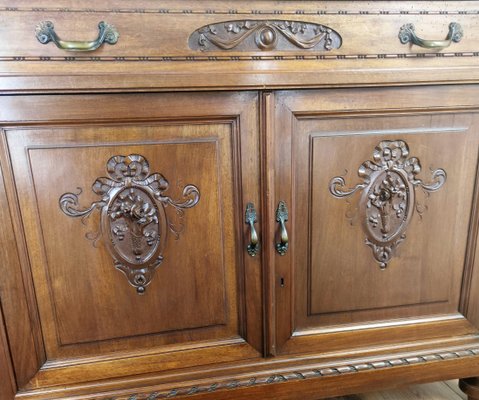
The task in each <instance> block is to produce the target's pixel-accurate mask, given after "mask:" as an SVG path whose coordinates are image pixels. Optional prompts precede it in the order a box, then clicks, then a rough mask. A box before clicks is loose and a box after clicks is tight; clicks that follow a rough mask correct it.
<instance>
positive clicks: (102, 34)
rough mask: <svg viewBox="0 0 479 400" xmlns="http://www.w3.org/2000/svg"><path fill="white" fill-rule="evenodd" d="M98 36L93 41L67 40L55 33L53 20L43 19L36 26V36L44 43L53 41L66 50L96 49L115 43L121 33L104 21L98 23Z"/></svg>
mask: <svg viewBox="0 0 479 400" xmlns="http://www.w3.org/2000/svg"><path fill="white" fill-rule="evenodd" d="M98 29H99V32H98V37H97V38H96V39H95V40H93V41H85V42H82V41H66V40H62V39H60V38H59V37H58V35H57V34H56V33H55V27H54V26H53V23H52V22H51V21H43V22H41V23H40V24H38V25H37V27H36V30H35V32H36V37H37V39H38V41H39V42H40V43H42V44H47V43H50V42H53V43H55V44H56V46H57V47H58V48H59V49H62V50H66V51H94V50H96V49H98V48H99V47H100V46H101V45H102V44H103V43H108V44H112V45H113V44H115V43H116V42H118V38H119V37H120V34H119V33H118V31H117V30H116V28H115V27H114V26H113V25H110V24H108V23H106V22H104V21H101V22H100V23H99V24H98Z"/></svg>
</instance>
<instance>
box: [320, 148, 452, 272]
mask: <svg viewBox="0 0 479 400" xmlns="http://www.w3.org/2000/svg"><path fill="white" fill-rule="evenodd" d="M420 172H421V164H420V162H419V159H418V158H416V157H409V147H408V145H407V143H406V142H404V141H402V140H394V141H389V140H385V141H382V142H380V143H379V144H378V146H376V148H375V149H374V153H373V159H372V160H368V161H365V162H364V163H363V164H362V165H361V166H360V167H359V169H358V175H359V177H360V178H362V179H363V182H361V183H358V184H357V185H356V186H354V187H353V188H346V182H345V180H344V178H343V177H342V176H336V177H334V178H332V179H331V181H330V183H329V191H330V193H331V194H332V195H333V196H334V197H336V198H344V197H348V196H352V195H353V194H354V193H356V192H362V195H361V199H360V201H359V208H358V212H359V214H360V218H361V219H362V227H363V230H364V232H365V234H366V239H365V243H366V245H368V246H369V247H371V249H372V251H373V256H374V259H375V260H376V261H377V262H378V263H379V265H380V267H381V268H382V269H384V268H386V267H387V265H388V262H389V261H390V260H391V258H392V257H393V256H394V253H395V250H396V248H397V246H398V245H399V244H400V243H401V242H403V241H404V240H405V239H406V233H405V231H406V229H407V227H408V225H409V222H410V220H411V218H412V216H413V213H414V210H416V211H417V212H418V214H422V212H424V211H425V210H426V208H425V207H424V206H421V205H420V204H419V203H417V202H416V200H415V196H416V188H421V189H422V190H423V191H425V192H426V193H430V192H434V191H436V190H439V189H440V188H441V187H442V186H443V185H444V183H445V182H446V177H447V175H446V171H444V170H443V169H441V168H439V169H436V170H434V171H432V181H431V183H424V182H423V181H422V180H421V179H419V178H418V177H417V175H418V174H419V173H420Z"/></svg>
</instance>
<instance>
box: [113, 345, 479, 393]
mask: <svg viewBox="0 0 479 400" xmlns="http://www.w3.org/2000/svg"><path fill="white" fill-rule="evenodd" d="M478 355H479V348H472V349H464V350H458V351H447V352H441V353H433V354H426V355H413V356H410V357H404V358H402V357H399V358H392V359H387V360H379V361H371V362H365V363H357V364H349V365H341V366H335V367H329V368H322V369H315V368H310V369H303V370H300V371H294V372H289V373H284V374H274V375H262V376H254V377H245V378H242V379H235V380H227V381H224V382H214V383H210V384H208V383H207V384H202V385H197V386H187V387H183V388H173V389H170V390H165V391H161V392H153V393H138V394H133V395H129V396H128V395H126V396H120V397H109V400H125V399H128V400H159V399H170V398H173V397H177V396H189V395H193V394H198V393H209V392H216V391H218V390H224V389H235V388H240V387H252V386H258V385H268V384H273V383H281V382H292V381H299V380H306V379H314V378H322V377H328V376H338V375H346V374H354V373H357V372H363V371H370V370H380V369H388V368H395V367H402V366H406V365H414V364H423V363H429V362H435V361H445V360H452V359H458V358H467V357H474V356H478Z"/></svg>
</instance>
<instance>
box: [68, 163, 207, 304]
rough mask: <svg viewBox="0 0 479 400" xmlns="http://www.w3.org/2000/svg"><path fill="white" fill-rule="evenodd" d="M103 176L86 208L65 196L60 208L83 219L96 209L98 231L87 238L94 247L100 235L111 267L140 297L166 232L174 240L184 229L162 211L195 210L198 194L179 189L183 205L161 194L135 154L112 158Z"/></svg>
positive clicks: (163, 187)
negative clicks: (192, 208)
mask: <svg viewBox="0 0 479 400" xmlns="http://www.w3.org/2000/svg"><path fill="white" fill-rule="evenodd" d="M106 170H107V172H108V175H109V176H108V177H101V178H98V179H97V180H96V181H95V182H94V183H93V186H92V190H93V192H94V193H95V194H97V195H99V196H101V200H99V201H96V202H93V203H91V205H90V206H89V207H88V208H80V207H79V195H80V194H81V192H82V190H81V189H80V188H79V189H78V190H79V193H65V194H63V195H62V196H61V197H60V200H59V204H60V209H61V210H62V211H63V212H64V213H65V214H66V215H68V216H69V217H81V218H82V219H83V220H84V219H85V218H88V217H89V216H90V215H91V214H92V213H93V212H94V211H95V210H99V211H100V213H101V222H100V227H99V230H98V231H97V232H90V233H87V235H86V237H87V238H88V239H90V240H92V241H93V243H94V245H95V244H96V242H97V241H98V240H99V239H100V238H101V237H102V236H103V237H104V243H105V245H106V247H107V248H108V250H109V252H110V254H111V256H112V257H113V260H114V264H115V267H116V268H117V269H118V270H120V271H121V272H123V273H124V274H125V276H126V277H127V279H128V281H129V283H130V284H131V285H132V286H134V287H135V288H136V291H137V293H138V294H143V293H144V292H145V290H146V286H148V285H149V284H150V282H151V279H152V278H153V274H154V272H155V270H156V269H157V268H158V267H159V266H160V264H161V263H162V262H163V254H162V251H163V247H164V244H165V241H166V236H167V233H168V230H170V231H171V232H172V233H173V234H174V235H175V236H176V237H177V238H178V237H179V234H180V232H181V230H182V228H183V225H182V224H181V223H180V224H179V225H175V224H173V223H171V222H170V221H169V219H168V215H167V207H168V206H170V208H173V209H174V210H175V211H176V214H177V216H178V217H179V218H180V219H181V218H182V217H183V213H184V209H186V208H191V207H194V206H195V205H196V204H197V203H198V201H199V199H200V192H199V190H198V188H197V187H196V186H194V185H186V186H185V187H184V188H183V197H184V199H183V201H182V202H180V201H175V200H172V199H171V198H170V197H168V196H166V195H165V192H166V191H167V189H168V187H169V183H168V181H167V180H166V179H165V177H164V176H163V175H161V174H159V173H154V174H151V175H150V166H149V163H148V161H147V160H146V158H145V157H143V156H141V155H138V154H130V155H129V156H121V155H117V156H114V157H112V158H110V160H108V162H107V164H106Z"/></svg>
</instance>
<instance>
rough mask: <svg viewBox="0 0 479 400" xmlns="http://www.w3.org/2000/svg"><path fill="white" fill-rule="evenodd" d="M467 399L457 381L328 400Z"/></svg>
mask: <svg viewBox="0 0 479 400" xmlns="http://www.w3.org/2000/svg"><path fill="white" fill-rule="evenodd" d="M419 399H420V400H467V396H466V395H465V394H464V393H462V392H461V390H460V389H459V387H458V381H448V382H437V383H429V384H425V385H417V386H411V387H409V388H406V389H396V390H388V391H386V392H374V393H367V394H360V395H353V396H346V397H335V398H334V399H329V400H419Z"/></svg>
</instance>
